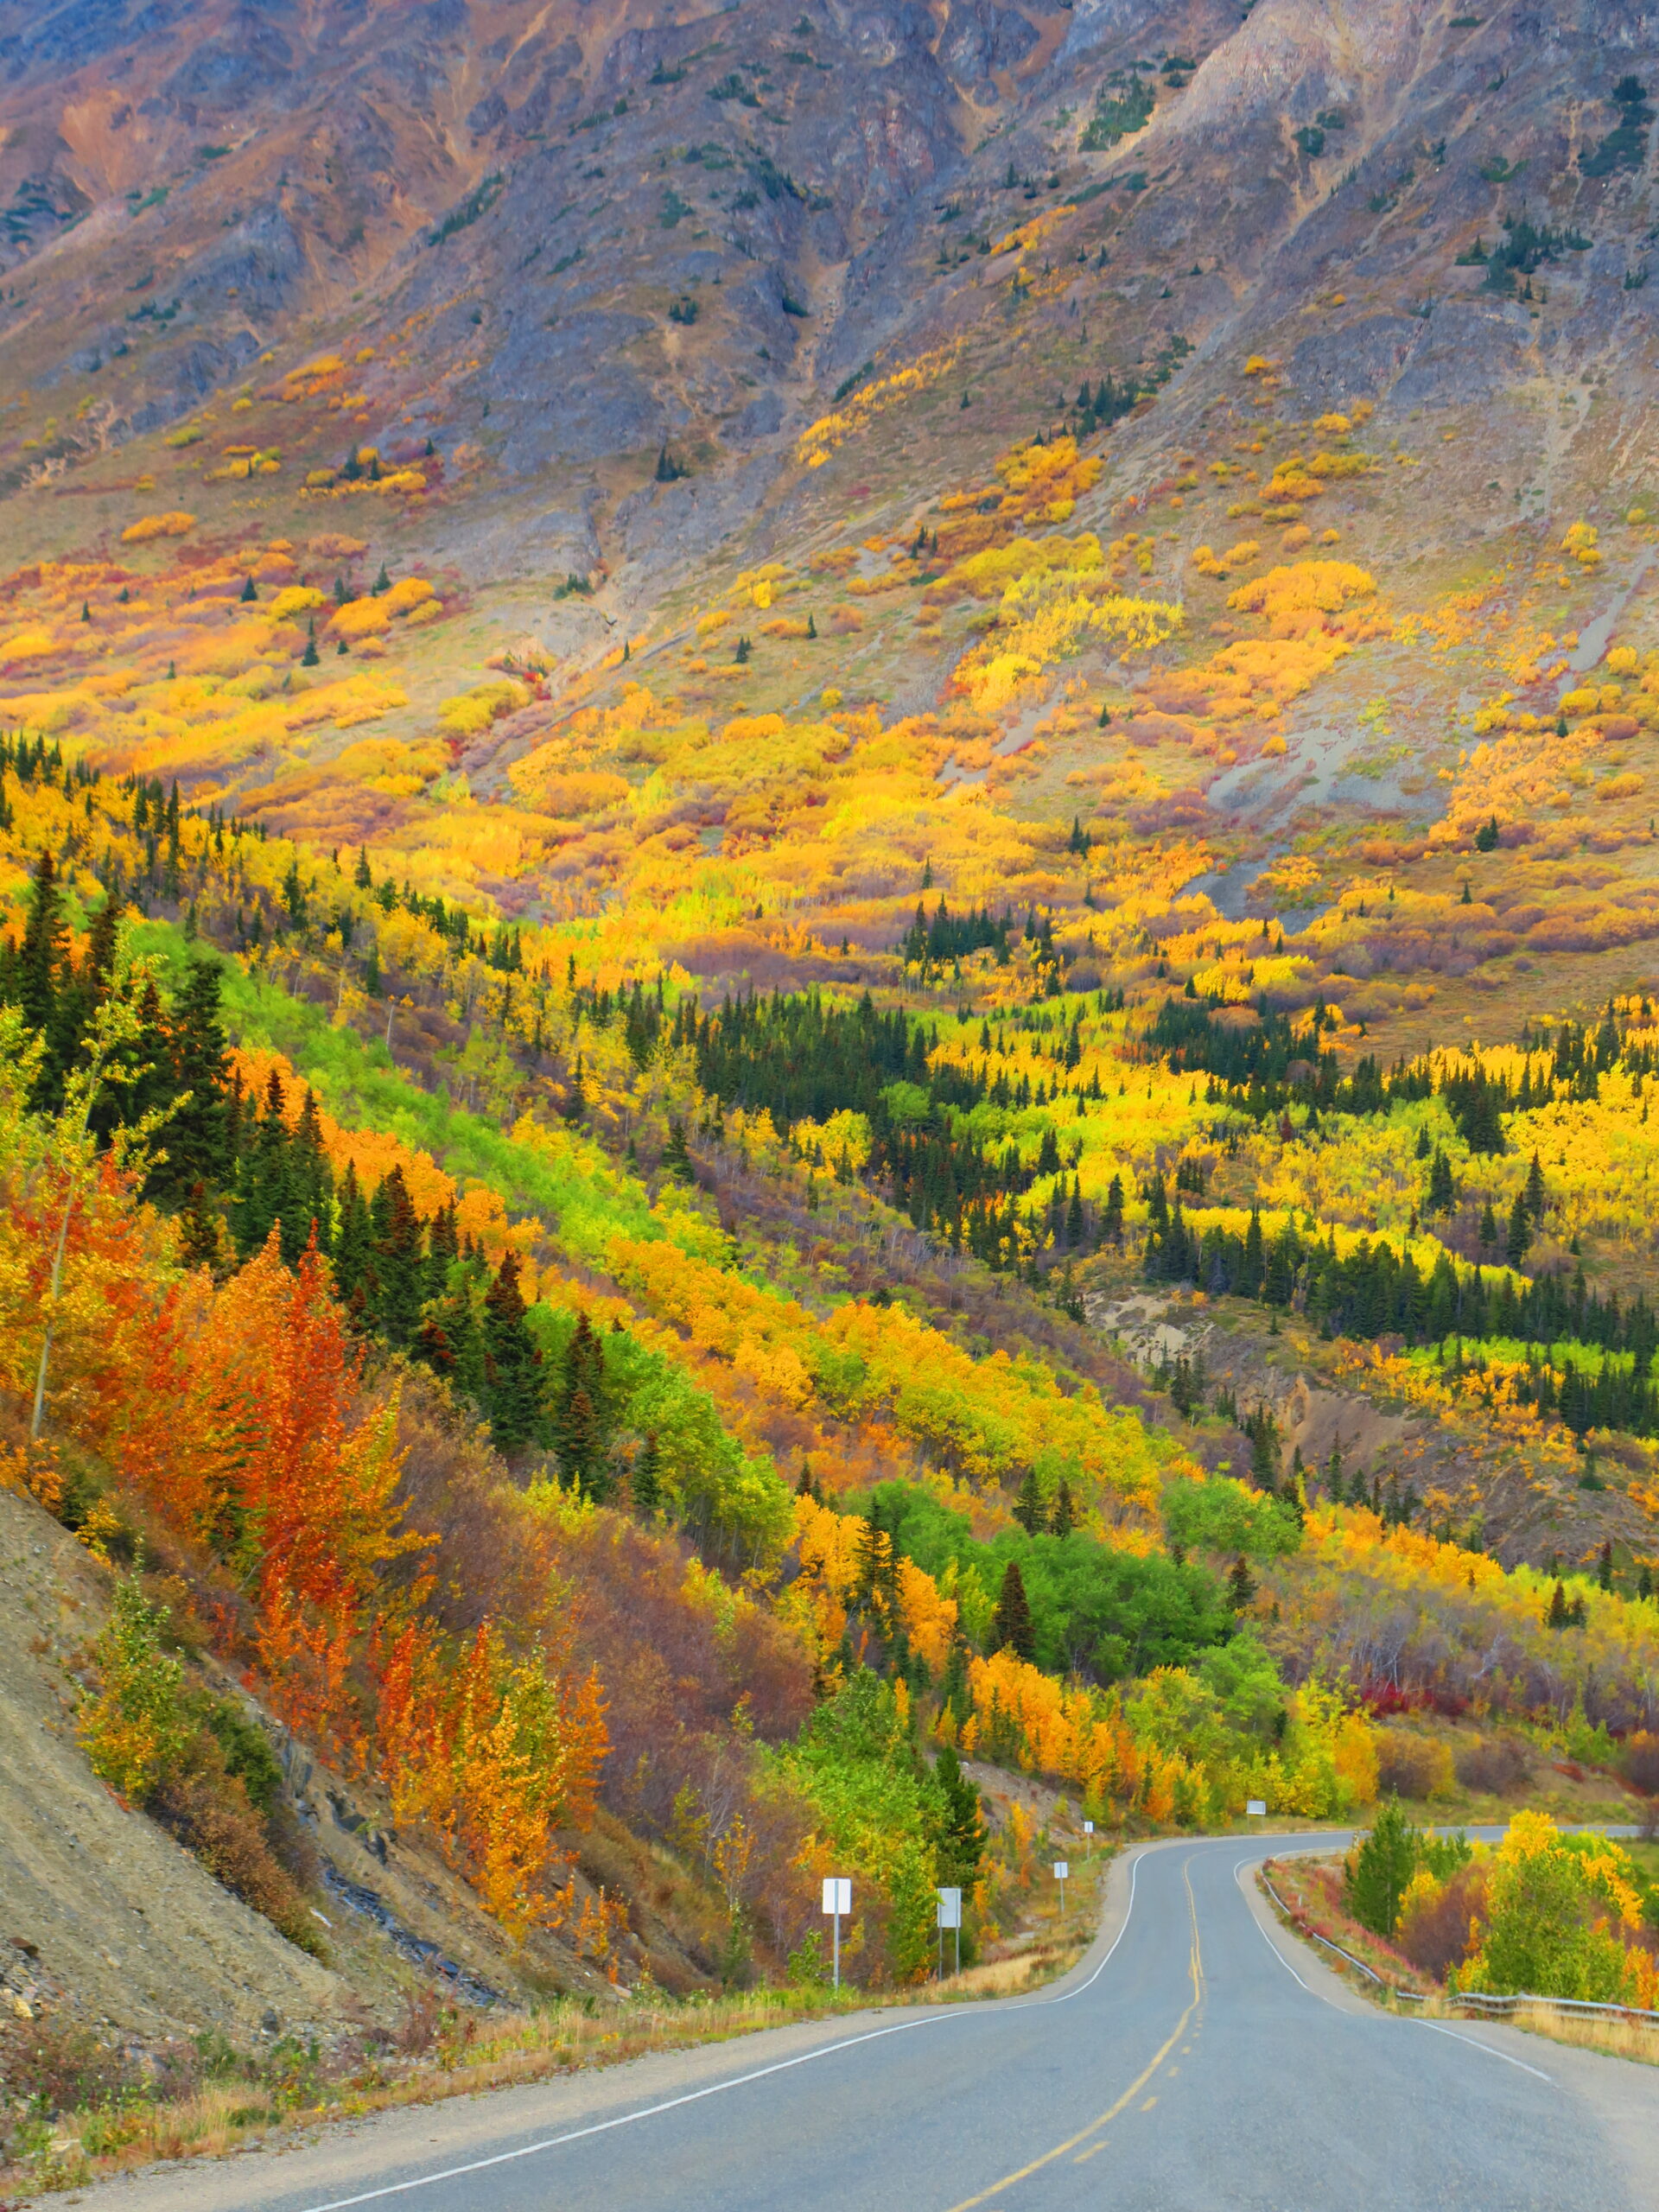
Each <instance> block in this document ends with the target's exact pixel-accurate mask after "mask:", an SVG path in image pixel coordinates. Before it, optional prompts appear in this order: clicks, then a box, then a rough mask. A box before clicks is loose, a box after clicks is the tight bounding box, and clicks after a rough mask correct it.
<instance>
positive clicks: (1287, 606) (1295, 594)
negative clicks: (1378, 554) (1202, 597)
mask: <svg viewBox="0 0 1659 2212" xmlns="http://www.w3.org/2000/svg"><path fill="white" fill-rule="evenodd" d="M1375 591H1376V579H1375V578H1374V577H1371V576H1369V575H1366V573H1365V571H1364V569H1357V568H1356V567H1355V566H1354V564H1353V563H1352V562H1351V561H1298V562H1296V563H1294V565H1292V566H1291V567H1288V568H1277V569H1268V573H1267V575H1265V576H1258V577H1257V579H1256V580H1255V582H1254V583H1249V584H1245V585H1243V586H1242V587H1241V588H1240V589H1238V590H1237V591H1236V592H1234V593H1233V594H1231V596H1230V598H1229V600H1228V601H1227V604H1228V606H1229V607H1232V608H1233V609H1234V610H1235V611H1236V613H1241V614H1265V615H1266V616H1267V617H1268V620H1269V622H1270V623H1272V624H1274V625H1275V626H1276V625H1277V624H1279V623H1280V622H1281V621H1284V620H1289V619H1292V618H1294V617H1295V616H1296V615H1298V614H1301V613H1320V614H1339V613H1341V612H1342V610H1343V609H1344V607H1346V606H1348V604H1349V603H1350V602H1351V601H1353V600H1357V599H1369V598H1370V595H1371V594H1373V593H1374V592H1375Z"/></svg>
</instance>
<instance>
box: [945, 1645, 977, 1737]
mask: <svg viewBox="0 0 1659 2212" xmlns="http://www.w3.org/2000/svg"><path fill="white" fill-rule="evenodd" d="M939 1709H940V1711H941V1713H950V1714H951V1715H952V1716H953V1717H954V1719H955V1720H956V1723H957V1726H958V1727H959V1728H960V1727H961V1726H963V1724H964V1723H965V1722H966V1721H967V1720H969V1719H970V1718H971V1716H972V1713H973V1710H974V1698H973V1690H972V1688H971V1686H970V1684H969V1678H968V1646H967V1644H966V1643H964V1642H963V1637H962V1633H961V1631H960V1630H957V1634H956V1635H955V1636H954V1637H952V1639H951V1643H950V1657H949V1658H948V1659H947V1660H946V1661H945V1662H944V1675H942V1676H941V1677H940V1680H939Z"/></svg>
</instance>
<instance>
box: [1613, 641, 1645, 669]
mask: <svg viewBox="0 0 1659 2212" xmlns="http://www.w3.org/2000/svg"><path fill="white" fill-rule="evenodd" d="M1641 665H1642V656H1641V654H1640V653H1639V652H1637V650H1636V648H1635V646H1634V645H1615V646H1614V647H1613V650H1612V651H1611V652H1610V653H1609V654H1608V656H1607V667H1608V670H1609V672H1610V673H1611V674H1612V675H1614V676H1634V675H1635V674H1636V671H1637V669H1638V668H1640V667H1641Z"/></svg>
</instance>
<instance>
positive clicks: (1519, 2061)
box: [1404, 2018, 1556, 2088]
mask: <svg viewBox="0 0 1659 2212" xmlns="http://www.w3.org/2000/svg"><path fill="white" fill-rule="evenodd" d="M1404 2024H1405V2025H1406V2026H1407V2027H1408V2028H1427V2030H1428V2031H1429V2033H1430V2034H1431V2035H1436V2036H1450V2037H1451V2038H1452V2042H1453V2043H1466V2044H1468V2046H1469V2048H1470V2050H1484V2052H1485V2054H1486V2056H1487V2057H1488V2058H1501V2059H1502V2060H1503V2063H1504V2064H1505V2065H1506V2066H1518V2067H1519V2068H1520V2069H1521V2071H1522V2073H1523V2074H1531V2075H1535V2076H1536V2077H1537V2079H1538V2080H1539V2081H1541V2082H1548V2083H1549V2085H1550V2087H1551V2088H1554V2087H1555V2086H1556V2083H1555V2076H1554V2075H1553V2074H1546V2073H1545V2072H1544V2071H1543V2070H1542V2069H1541V2068H1540V2067H1536V2066H1529V2065H1528V2063H1527V2062H1526V2060H1525V2059H1524V2058H1514V2057H1511V2056H1510V2053H1509V2052H1508V2051H1507V2050H1493V2048H1492V2046H1491V2044H1489V2043H1481V2042H1479V2041H1478V2039H1477V2038H1476V2037H1473V2036H1465V2035H1459V2033H1458V2031H1457V2030H1456V2029H1455V2028H1443V2027H1442V2026H1441V2025H1440V2022H1439V2021H1438V2020H1414V2019H1411V2018H1406V2020H1405V2023H1404Z"/></svg>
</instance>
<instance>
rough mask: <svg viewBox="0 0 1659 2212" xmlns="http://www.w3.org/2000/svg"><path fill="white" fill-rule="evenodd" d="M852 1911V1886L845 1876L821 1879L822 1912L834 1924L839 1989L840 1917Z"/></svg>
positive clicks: (828, 1876)
mask: <svg viewBox="0 0 1659 2212" xmlns="http://www.w3.org/2000/svg"><path fill="white" fill-rule="evenodd" d="M852 1909H853V1885H852V1883H851V1881H850V1880H849V1878H848V1877H847V1876H846V1875H845V1874H826V1875H825V1876H824V1878H823V1910H824V1912H825V1914H826V1915H827V1916H829V1918H830V1919H832V1920H833V1921H834V1923H835V1930H836V1933H835V1967H834V1974H835V1986H836V1988H837V1989H839V1988H840V1987H841V1916H842V1913H843V1912H845V1913H850V1912H851V1911H852Z"/></svg>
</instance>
